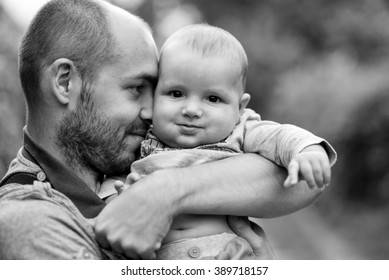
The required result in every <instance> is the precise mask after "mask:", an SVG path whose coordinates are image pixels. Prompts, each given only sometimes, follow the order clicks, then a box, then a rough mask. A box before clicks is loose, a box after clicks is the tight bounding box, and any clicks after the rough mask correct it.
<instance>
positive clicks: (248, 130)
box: [241, 109, 337, 166]
mask: <svg viewBox="0 0 389 280" xmlns="http://www.w3.org/2000/svg"><path fill="white" fill-rule="evenodd" d="M241 125H242V127H243V129H244V131H243V143H242V144H243V151H244V152H246V153H258V154H260V155H262V156H263V157H265V158H267V159H269V160H272V161H274V162H275V163H277V164H278V165H281V166H288V164H289V163H290V161H291V159H292V158H293V157H294V156H295V155H296V154H298V153H299V152H301V151H302V150H303V149H304V148H306V147H308V146H310V145H314V144H319V145H322V146H323V148H324V149H325V150H326V152H327V155H328V158H329V160H330V164H331V166H332V165H333V164H334V163H335V162H336V157H337V155H336V152H335V150H334V148H333V147H332V146H331V145H330V144H329V143H328V141H326V140H325V139H323V138H320V137H318V136H316V135H314V134H312V133H311V132H309V131H307V130H305V129H302V128H300V127H297V126H295V125H291V124H279V123H276V122H273V121H264V120H261V117H260V115H259V114H257V113H255V112H254V111H253V110H250V109H246V110H245V112H244V113H243V115H242V118H241Z"/></svg>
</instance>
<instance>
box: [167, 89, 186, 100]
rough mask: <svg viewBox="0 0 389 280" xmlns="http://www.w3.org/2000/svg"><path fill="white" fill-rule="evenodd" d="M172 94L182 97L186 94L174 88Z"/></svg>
mask: <svg viewBox="0 0 389 280" xmlns="http://www.w3.org/2000/svg"><path fill="white" fill-rule="evenodd" d="M169 94H170V96H171V97H173V98H181V97H183V96H184V94H183V93H182V92H181V91H178V90H172V91H170V92H169Z"/></svg>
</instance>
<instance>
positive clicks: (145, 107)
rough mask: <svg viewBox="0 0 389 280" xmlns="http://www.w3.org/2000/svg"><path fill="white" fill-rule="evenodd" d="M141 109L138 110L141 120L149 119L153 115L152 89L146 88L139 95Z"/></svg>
mask: <svg viewBox="0 0 389 280" xmlns="http://www.w3.org/2000/svg"><path fill="white" fill-rule="evenodd" d="M141 98H142V99H141V106H142V107H141V110H140V114H139V116H140V118H141V119H142V120H150V121H151V119H152V117H153V90H152V89H150V90H147V92H144V93H143V94H142V96H141Z"/></svg>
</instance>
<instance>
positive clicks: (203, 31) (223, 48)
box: [160, 23, 248, 89]
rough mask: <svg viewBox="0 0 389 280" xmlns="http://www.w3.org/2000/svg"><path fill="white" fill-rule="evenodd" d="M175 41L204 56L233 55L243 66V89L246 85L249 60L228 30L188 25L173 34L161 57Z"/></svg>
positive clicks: (201, 25) (164, 45)
mask: <svg viewBox="0 0 389 280" xmlns="http://www.w3.org/2000/svg"><path fill="white" fill-rule="evenodd" d="M174 43H179V44H185V45H186V46H188V47H190V48H191V49H192V50H193V51H195V52H197V53H199V54H201V55H202V56H204V57H206V56H214V55H216V56H222V57H226V58H228V57H232V58H235V59H237V61H239V63H240V66H241V80H242V84H243V89H244V88H245V85H246V76H247V68H248V60H247V55H246V52H245V50H244V48H243V46H242V44H241V43H240V42H239V41H238V40H237V39H236V38H235V37H234V36H233V35H232V34H231V33H229V32H228V31H226V30H224V29H222V28H219V27H216V26H211V25H208V24H204V23H202V24H192V25H187V26H185V27H183V28H181V29H180V30H178V31H176V32H175V33H173V35H171V36H170V37H169V38H168V39H167V40H166V42H165V43H164V44H163V46H162V48H161V55H160V58H161V60H162V58H163V52H164V50H165V49H166V48H167V47H168V46H169V45H170V44H174Z"/></svg>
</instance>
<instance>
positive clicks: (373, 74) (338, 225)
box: [0, 0, 389, 259]
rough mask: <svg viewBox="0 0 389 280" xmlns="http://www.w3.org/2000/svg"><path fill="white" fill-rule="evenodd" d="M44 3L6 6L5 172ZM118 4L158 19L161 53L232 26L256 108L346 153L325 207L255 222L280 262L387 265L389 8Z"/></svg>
mask: <svg viewBox="0 0 389 280" xmlns="http://www.w3.org/2000/svg"><path fill="white" fill-rule="evenodd" d="M44 2H46V1H45V0H40V1H30V0H26V1H22V0H0V176H3V174H4V173H5V171H6V169H7V166H8V164H9V162H10V161H11V159H12V158H13V157H14V155H15V153H16V152H17V150H18V149H19V147H20V146H21V143H22V133H21V131H22V127H23V125H24V122H25V112H24V110H25V107H24V100H23V95H22V92H21V89H20V85H19V81H18V74H17V49H18V44H19V42H20V40H21V36H22V34H23V32H24V30H25V29H26V24H27V23H28V22H29V20H30V19H31V16H32V15H33V14H34V12H35V11H36V9H38V8H39V6H40V5H42V4H43V3H44ZM111 2H112V3H114V4H116V5H118V6H121V7H123V8H125V9H127V10H129V11H132V12H134V13H136V14H138V15H140V16H141V17H143V18H144V19H145V20H146V21H147V22H149V23H150V25H151V26H152V28H153V30H154V33H155V34H154V35H155V38H156V41H157V45H158V46H161V44H162V43H163V41H164V40H165V39H166V37H167V36H169V35H170V34H171V33H172V32H174V31H176V30H177V29H179V28H180V27H182V26H184V25H187V24H190V23H198V22H207V23H209V24H212V25H216V26H219V27H222V28H224V29H226V30H228V31H230V32H231V33H232V34H233V35H235V36H236V37H237V38H238V39H239V40H240V41H241V42H242V44H243V46H244V48H245V49H246V52H247V55H248V58H249V63H250V67H249V75H248V82H247V91H248V92H249V93H251V95H252V101H251V102H250V106H249V107H251V108H253V109H255V110H256V111H257V112H259V113H260V114H261V115H262V117H263V119H271V120H275V121H278V122H280V123H292V124H295V125H298V126H301V127H303V128H306V129H308V130H310V131H312V132H313V133H315V134H317V135H320V136H322V137H324V138H326V139H328V140H329V141H330V142H331V143H332V144H333V146H334V147H335V149H336V150H337V152H338V156H339V158H338V162H337V163H336V165H335V166H334V168H333V180H332V184H331V186H330V187H329V188H328V189H327V190H326V191H325V193H324V194H323V195H322V196H321V197H320V198H319V199H318V201H317V202H315V203H314V204H313V205H312V206H310V207H308V208H306V209H304V210H302V211H299V212H296V213H294V214H291V215H287V216H284V217H280V218H275V219H269V220H257V221H258V222H259V223H260V224H261V225H262V226H263V227H264V229H265V231H266V232H267V234H268V237H269V239H270V241H271V242H272V244H273V246H274V248H275V250H276V252H277V255H278V257H279V258H280V259H389V238H388V236H389V219H388V217H389V203H388V202H389V145H388V143H389V79H388V77H389V1H385V0H262V1H255V0H239V1H238V0H228V1H226V0H224V1H222V0H213V1H207V0H164V1H160V0H132V1H131V0H128V1H123V0H121V1H119V0H112V1H111Z"/></svg>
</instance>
